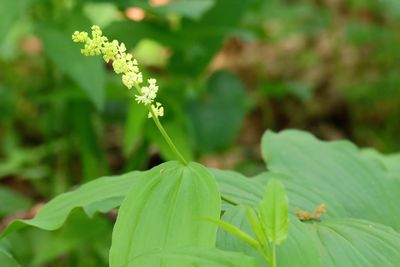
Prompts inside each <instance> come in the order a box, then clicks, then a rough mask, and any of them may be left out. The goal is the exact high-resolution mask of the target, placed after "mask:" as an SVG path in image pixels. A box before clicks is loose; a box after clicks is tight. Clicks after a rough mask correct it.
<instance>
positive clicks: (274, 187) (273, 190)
mask: <svg viewBox="0 0 400 267" xmlns="http://www.w3.org/2000/svg"><path fill="white" fill-rule="evenodd" d="M259 212H260V214H259V215H260V222H261V225H262V226H263V228H264V232H265V234H266V236H267V239H268V241H270V242H274V243H275V244H281V243H282V242H283V241H285V240H286V238H287V235H288V216H289V201H288V198H287V195H286V190H285V186H284V185H283V184H282V183H281V182H280V181H278V180H275V179H272V180H270V181H269V182H268V184H267V189H266V192H265V196H264V198H263V199H262V200H261V202H260V205H259Z"/></svg>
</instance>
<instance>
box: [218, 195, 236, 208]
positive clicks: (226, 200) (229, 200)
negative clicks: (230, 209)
mask: <svg viewBox="0 0 400 267" xmlns="http://www.w3.org/2000/svg"><path fill="white" fill-rule="evenodd" d="M221 199H222V200H224V201H225V202H226V203H229V204H231V205H233V206H238V205H239V203H237V202H236V201H235V200H233V199H230V198H228V197H226V196H223V195H221Z"/></svg>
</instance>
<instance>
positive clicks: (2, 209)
mask: <svg viewBox="0 0 400 267" xmlns="http://www.w3.org/2000/svg"><path fill="white" fill-rule="evenodd" d="M30 205H31V201H30V200H29V199H28V198H26V197H25V196H23V195H21V194H19V193H17V192H15V191H14V190H12V189H9V188H7V187H0V216H4V215H8V214H11V213H17V212H19V211H22V210H25V209H28V208H29V207H30Z"/></svg>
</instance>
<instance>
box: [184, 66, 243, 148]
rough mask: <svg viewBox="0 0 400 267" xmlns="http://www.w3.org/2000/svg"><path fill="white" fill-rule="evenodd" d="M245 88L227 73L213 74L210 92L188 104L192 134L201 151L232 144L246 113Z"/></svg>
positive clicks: (209, 82) (209, 87)
mask: <svg viewBox="0 0 400 267" xmlns="http://www.w3.org/2000/svg"><path fill="white" fill-rule="evenodd" d="M246 104H247V103H246V94H245V89H244V85H243V84H242V82H241V81H240V80H239V79H238V78H237V77H236V76H235V75H233V74H231V73H229V72H226V71H219V72H216V73H214V74H213V75H212V76H211V78H210V79H209V81H208V85H207V92H206V94H205V95H204V96H202V97H200V98H199V99H197V100H196V101H193V102H192V103H189V115H190V118H191V119H190V121H191V123H192V127H193V128H194V130H193V132H194V133H195V137H196V141H197V144H198V147H199V149H200V151H201V152H203V153H205V152H213V151H218V150H221V149H224V148H226V147H227V146H228V145H230V144H231V143H232V142H233V141H234V139H235V137H236V135H237V134H238V132H239V130H240V127H241V126H242V123H243V119H244V114H245V112H246Z"/></svg>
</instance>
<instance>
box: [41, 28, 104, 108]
mask: <svg viewBox="0 0 400 267" xmlns="http://www.w3.org/2000/svg"><path fill="white" fill-rule="evenodd" d="M71 34H72V33H71ZM71 34H66V33H63V32H59V31H57V30H54V29H51V28H47V27H46V28H41V30H40V35H41V37H42V39H43V44H44V48H45V53H46V55H47V56H48V57H49V58H50V59H51V60H52V61H53V62H54V64H55V65H56V66H57V67H58V68H59V69H60V70H61V71H62V72H63V73H64V74H66V75H67V76H69V77H70V78H71V79H72V80H74V81H75V82H76V83H77V84H78V85H79V86H80V87H81V88H82V89H83V90H84V91H85V92H86V94H87V95H88V97H89V99H90V100H91V101H92V102H93V103H94V104H95V106H96V107H97V108H98V109H101V108H102V107H103V104H104V82H105V71H104V67H103V64H102V60H101V59H100V58H89V57H85V56H83V55H81V53H80V49H79V46H78V45H75V44H74V43H73V42H72V40H71V38H70V36H71Z"/></svg>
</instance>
